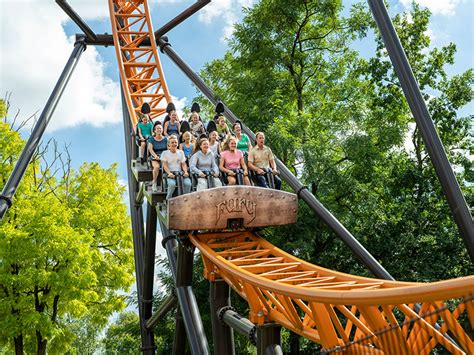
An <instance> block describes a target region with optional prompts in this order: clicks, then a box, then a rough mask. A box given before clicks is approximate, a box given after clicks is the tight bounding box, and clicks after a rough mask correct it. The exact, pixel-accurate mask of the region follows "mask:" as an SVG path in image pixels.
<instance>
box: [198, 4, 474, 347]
mask: <svg viewBox="0 0 474 355" xmlns="http://www.w3.org/2000/svg"><path fill="white" fill-rule="evenodd" d="M308 9H311V10H310V11H307V10H308ZM323 9H324V10H325V11H322V10H323ZM313 10H314V11H313ZM349 13H350V15H349V17H348V18H346V19H344V18H342V17H341V15H340V3H339V2H338V1H333V2H331V1H324V2H307V1H302V2H287V1H283V0H272V1H270V0H268V1H265V0H264V1H261V2H259V3H258V4H257V5H256V6H255V7H254V8H252V9H251V10H248V13H247V14H246V15H247V16H246V17H245V18H244V20H243V23H242V24H241V25H238V26H237V27H236V31H235V34H234V37H233V38H232V40H231V50H230V51H229V52H227V53H226V54H225V56H224V58H222V59H219V60H214V61H212V62H211V63H209V64H208V65H207V66H206V67H205V68H204V70H203V71H202V72H201V75H202V76H203V77H204V80H205V81H206V82H207V83H208V85H209V86H210V87H211V88H212V89H213V90H214V91H215V92H216V93H217V94H218V96H219V97H220V98H221V99H223V100H224V101H225V102H226V103H227V104H228V105H229V107H230V108H231V109H232V111H233V112H234V113H235V114H236V115H237V116H238V117H240V118H241V119H242V120H243V121H244V122H245V123H246V124H247V125H249V127H251V128H252V129H253V130H254V131H256V130H263V131H265V132H266V133H267V141H268V145H269V146H271V147H272V149H273V151H274V152H275V153H276V154H277V156H278V157H279V158H280V159H281V160H282V161H283V162H284V163H285V164H286V165H287V166H288V167H289V168H290V170H292V171H293V172H294V173H295V174H296V175H297V176H298V177H299V178H300V179H301V180H302V182H303V184H305V185H307V186H308V187H309V188H310V190H311V192H312V193H313V194H314V195H315V196H316V197H317V198H318V199H319V200H320V201H321V202H322V203H323V205H325V206H326V207H327V208H328V209H329V210H330V211H331V212H332V214H333V215H335V216H336V217H337V218H338V219H339V220H340V221H341V222H342V224H343V225H344V226H346V228H347V229H348V230H349V231H351V233H352V234H353V235H354V236H356V238H357V239H358V240H359V241H360V242H361V243H362V245H364V246H365V247H366V249H368V251H369V252H370V253H371V254H372V255H373V256H374V257H375V258H376V259H377V260H378V261H379V262H380V263H381V264H382V266H384V267H385V268H386V269H387V270H388V272H390V273H391V274H392V276H394V277H395V278H396V279H399V280H407V281H428V282H429V281H436V280H440V279H448V278H455V277H460V276H465V275H471V274H473V272H474V269H473V265H472V264H471V262H470V260H469V257H468V255H467V251H466V249H465V246H464V244H463V242H462V239H461V237H460V235H459V231H458V229H457V226H456V225H455V223H454V221H453V218H452V214H451V211H450V209H449V207H448V205H447V203H446V199H445V197H444V194H443V192H442V190H441V187H440V184H439V181H438V179H437V177H436V174H435V172H434V169H433V166H432V165H431V162H430V158H429V156H428V154H427V152H426V150H425V147H424V144H423V141H422V139H421V136H420V134H419V131H418V128H417V127H416V125H415V124H414V122H413V117H412V114H411V112H410V110H409V107H408V105H407V103H406V99H405V97H404V94H403V91H402V89H401V86H400V83H399V81H398V78H397V77H396V75H395V73H394V71H393V67H392V64H391V62H390V59H389V57H388V55H387V51H386V49H385V48H384V44H383V42H382V40H381V38H380V37H379V35H378V31H377V29H376V27H375V22H374V21H373V19H372V18H371V15H370V12H369V11H368V9H367V7H366V5H364V4H355V5H354V6H353V7H352V8H351V9H350V11H349ZM429 19H430V13H429V11H428V10H426V9H422V8H420V6H418V5H417V4H416V3H414V4H413V8H412V9H411V10H410V11H408V12H406V13H402V14H399V15H396V16H395V17H394V18H393V22H394V24H395V27H396V28H397V32H398V34H399V37H400V40H401V42H402V44H403V46H404V48H405V52H406V55H407V57H408V59H409V61H410V64H411V66H412V68H413V72H414V74H415V77H416V78H417V81H418V83H419V85H420V88H421V90H422V94H423V96H424V98H425V100H426V102H427V106H428V109H429V111H430V114H431V116H432V118H433V121H434V122H435V124H436V127H437V130H438V133H439V135H440V137H441V139H442V141H443V144H444V146H445V150H446V152H447V154H448V158H449V160H450V162H451V163H452V164H453V167H454V170H455V172H456V175H457V178H458V182H459V184H460V186H461V189H462V190H463V192H464V194H465V198H466V200H467V203H468V205H471V206H472V204H473V202H474V184H473V182H474V180H473V178H474V170H473V163H472V159H470V155H472V151H473V150H474V149H473V148H474V145H473V137H472V132H473V126H472V124H473V122H474V120H473V115H470V116H468V117H460V116H459V114H458V112H459V110H460V109H461V108H463V107H464V106H465V105H466V104H468V103H470V102H472V99H473V97H474V91H473V82H474V71H473V70H472V69H469V70H467V71H466V72H464V73H460V74H458V75H454V76H452V77H449V76H448V75H447V73H446V66H447V65H450V64H453V63H454V55H455V53H456V46H455V44H453V43H449V44H447V45H445V46H443V47H441V48H433V47H431V43H430V38H429V37H428V36H427V30H428V25H429ZM371 31H374V32H375V34H376V36H375V37H376V49H375V53H374V55H373V56H372V58H369V59H363V58H361V57H360V56H359V55H358V54H357V53H355V52H354V51H353V50H351V49H350V47H349V46H350V41H351V40H353V39H356V38H363V37H365V36H366V35H367V34H368V33H369V32H371ZM324 34H327V35H326V36H324ZM201 99H202V98H201ZM265 235H266V237H267V238H268V239H269V240H270V241H272V242H273V243H274V244H275V245H277V246H278V247H281V248H283V249H284V250H286V251H288V252H290V253H292V254H294V255H296V256H298V257H300V258H302V259H305V260H308V261H311V262H313V263H317V264H320V265H323V266H325V267H328V268H331V269H335V270H339V271H344V272H349V273H352V274H359V275H370V273H369V271H368V270H367V269H366V268H365V267H364V266H363V265H362V264H361V263H360V262H359V261H358V260H356V259H355V258H354V256H353V255H352V254H351V252H350V250H349V248H347V247H346V246H345V245H343V243H342V242H341V241H340V240H339V239H338V238H337V237H336V236H335V235H334V233H333V232H332V231H331V230H330V229H329V228H328V227H327V226H326V225H325V224H324V223H323V222H322V221H321V220H320V219H318V218H317V217H315V216H314V212H313V211H311V210H310V209H309V208H308V207H307V206H305V205H304V204H303V203H301V204H300V212H299V221H298V223H297V225H296V226H288V227H282V228H271V229H267V230H265ZM303 342H304V341H303ZM302 346H303V347H304V348H305V349H306V350H307V351H308V352H311V351H313V352H315V351H317V349H316V348H314V347H313V348H312V347H311V346H312V345H311V344H306V343H305V342H304V344H302Z"/></svg>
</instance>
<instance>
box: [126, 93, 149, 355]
mask: <svg viewBox="0 0 474 355" xmlns="http://www.w3.org/2000/svg"><path fill="white" fill-rule="evenodd" d="M122 115H123V129H124V135H125V152H126V155H127V157H126V160H127V171H128V174H127V176H128V196H129V203H130V217H131V220H132V234H133V256H134V261H135V277H136V285H137V296H138V316H139V319H140V334H141V339H142V347H141V350H142V352H143V353H144V354H154V353H155V345H154V338H153V331H151V330H149V329H147V327H146V322H145V314H144V307H143V302H142V300H143V283H144V282H143V279H144V277H143V276H144V258H143V254H144V239H145V238H144V235H145V233H144V228H143V210H142V205H141V204H137V203H136V196H137V193H138V190H139V186H138V182H137V181H136V180H135V177H134V176H133V174H132V172H131V162H132V157H133V153H134V150H135V147H134V145H135V142H134V141H133V139H132V131H133V129H132V125H131V121H130V116H129V113H128V110H127V104H126V101H125V98H124V94H123V90H122ZM155 229H156V226H155ZM152 292H153V291H152Z"/></svg>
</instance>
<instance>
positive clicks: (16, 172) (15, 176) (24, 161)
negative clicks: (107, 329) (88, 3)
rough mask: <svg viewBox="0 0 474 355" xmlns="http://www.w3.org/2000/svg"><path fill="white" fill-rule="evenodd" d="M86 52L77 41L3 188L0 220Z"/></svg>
mask: <svg viewBox="0 0 474 355" xmlns="http://www.w3.org/2000/svg"><path fill="white" fill-rule="evenodd" d="M85 50H86V43H85V42H84V41H76V43H75V44H74V49H73V50H72V53H71V56H70V57H69V60H68V61H67V63H66V65H65V67H64V69H63V71H62V73H61V76H60V77H59V79H58V81H57V83H56V86H55V87H54V89H53V92H52V93H51V96H50V97H49V99H48V102H47V103H46V106H45V107H44V109H43V111H42V112H41V115H40V117H39V119H38V121H37V122H36V124H35V126H34V127H33V130H32V131H31V135H30V138H28V142H26V145H25V148H24V149H23V151H22V152H21V155H20V158H19V159H18V161H17V162H16V164H15V167H14V168H13V171H12V173H11V175H10V177H9V179H8V181H7V183H6V184H5V186H4V187H3V191H2V194H1V195H0V220H1V219H3V216H4V215H5V213H6V212H7V210H8V209H9V208H10V206H11V204H12V200H13V196H14V195H15V192H16V190H17V189H18V185H20V182H21V179H22V178H23V175H24V174H25V172H26V169H27V168H28V164H29V163H30V161H31V158H32V157H33V154H34V153H35V151H36V149H37V148H38V145H39V144H40V142H41V138H42V137H43V134H44V131H45V129H46V127H47V126H48V123H49V121H50V119H51V116H52V115H53V113H54V110H55V109H56V105H57V104H58V102H59V99H60V98H61V96H62V94H63V92H64V89H65V88H66V85H67V83H68V81H69V79H70V78H71V75H72V73H73V71H74V69H75V68H76V65H77V63H78V61H79V58H80V57H81V54H82V53H83V52H84V51H85Z"/></svg>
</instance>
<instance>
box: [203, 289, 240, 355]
mask: <svg viewBox="0 0 474 355" xmlns="http://www.w3.org/2000/svg"><path fill="white" fill-rule="evenodd" d="M209 305H210V308H211V324H212V338H213V342H214V353H215V354H227V355H234V354H235V348H234V332H233V330H232V328H231V327H229V326H228V325H226V324H224V323H223V322H221V321H220V320H219V316H218V314H217V313H218V311H219V310H220V309H221V308H222V307H229V306H230V287H229V285H227V284H226V283H225V282H224V281H223V280H216V281H211V282H210V291H209Z"/></svg>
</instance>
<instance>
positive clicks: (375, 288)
mask: <svg viewBox="0 0 474 355" xmlns="http://www.w3.org/2000/svg"><path fill="white" fill-rule="evenodd" d="M189 237H190V239H191V241H192V243H193V244H194V245H195V246H196V247H197V248H198V249H199V250H200V251H201V255H202V258H203V261H204V267H205V269H204V273H205V277H206V278H207V279H209V280H215V279H218V278H222V279H223V280H225V281H226V282H227V283H228V284H229V285H230V286H231V287H232V288H233V289H234V290H235V291H236V292H237V293H238V294H239V295H240V296H242V297H243V298H244V299H246V300H247V302H248V304H249V307H250V315H249V318H250V320H251V321H252V322H254V323H256V324H263V323H265V322H269V321H270V322H277V323H279V324H281V325H282V326H283V327H285V328H287V329H290V330H292V331H293V332H295V333H298V334H300V335H302V336H304V337H306V338H308V339H311V340H313V341H315V342H318V343H320V344H321V345H322V346H323V347H324V349H326V350H327V349H339V351H343V353H364V354H365V353H374V354H429V353H430V351H431V350H432V349H433V348H435V347H441V348H443V349H445V350H447V351H449V352H451V353H455V354H465V353H468V354H469V353H470V354H474V343H473V341H472V340H471V338H470V336H469V333H470V332H471V333H472V329H473V328H474V305H473V300H472V297H471V295H472V294H473V293H474V276H470V277H465V278H459V279H455V280H448V281H442V282H436V283H430V284H423V283H410V282H396V281H387V280H381V279H372V278H365V277H358V276H353V275H348V274H343V273H339V272H336V271H332V270H328V269H325V268H322V267H319V266H316V265H312V264H309V263H307V262H305V261H302V260H300V259H298V258H296V257H294V256H292V255H290V254H287V253H285V252H284V251H282V250H280V249H278V248H276V247H275V246H274V245H272V244H271V243H269V242H267V241H266V240H264V239H262V238H260V237H259V236H256V235H255V234H252V233H250V232H239V233H205V234H197V235H190V236H189ZM462 299H464V301H463V302H462V301H460V300H462ZM415 304H418V307H416V306H415ZM448 304H449V307H447V305H448ZM453 304H454V306H453ZM461 316H462V317H461ZM460 318H462V319H463V320H462V321H461V320H460ZM466 328H470V329H466ZM387 330H389V331H387ZM362 340H364V341H362ZM347 344H350V345H351V346H347Z"/></svg>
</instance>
